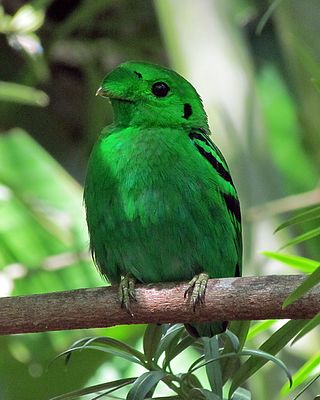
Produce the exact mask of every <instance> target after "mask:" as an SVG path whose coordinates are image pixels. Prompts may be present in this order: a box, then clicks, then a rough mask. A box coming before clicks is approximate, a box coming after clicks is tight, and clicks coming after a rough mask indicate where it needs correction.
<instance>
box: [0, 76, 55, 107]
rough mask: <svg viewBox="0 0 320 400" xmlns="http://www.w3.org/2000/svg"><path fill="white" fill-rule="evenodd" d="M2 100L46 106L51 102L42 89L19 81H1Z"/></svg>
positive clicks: (0, 97)
mask: <svg viewBox="0 0 320 400" xmlns="http://www.w3.org/2000/svg"><path fill="white" fill-rule="evenodd" d="M0 101H8V102H12V103H20V104H27V105H30V106H39V107H45V106H47V105H48V104H49V97H48V95H47V94H46V93H45V92H43V91H42V90H38V89H34V88H32V87H29V86H25V85H21V84H18V83H13V82H4V81H0Z"/></svg>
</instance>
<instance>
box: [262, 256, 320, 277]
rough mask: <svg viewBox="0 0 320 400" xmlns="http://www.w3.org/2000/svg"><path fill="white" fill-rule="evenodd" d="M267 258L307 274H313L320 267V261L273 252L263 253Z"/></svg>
mask: <svg viewBox="0 0 320 400" xmlns="http://www.w3.org/2000/svg"><path fill="white" fill-rule="evenodd" d="M262 254H264V255H265V256H266V257H269V258H273V259H274V260H277V261H280V262H282V263H283V264H286V265H289V267H292V268H295V269H298V270H299V271H301V272H304V273H306V274H308V273H311V272H313V271H314V270H315V269H316V268H318V266H319V263H320V262H319V261H315V260H310V259H309V258H306V257H300V256H293V255H291V254H282V253H273V252H271V251H263V252H262Z"/></svg>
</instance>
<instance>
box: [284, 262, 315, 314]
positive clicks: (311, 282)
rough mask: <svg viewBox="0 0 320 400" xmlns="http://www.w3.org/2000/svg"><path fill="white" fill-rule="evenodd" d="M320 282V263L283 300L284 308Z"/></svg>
mask: <svg viewBox="0 0 320 400" xmlns="http://www.w3.org/2000/svg"><path fill="white" fill-rule="evenodd" d="M319 282H320V265H319V266H318V268H317V269H316V270H315V271H313V272H312V274H311V275H309V276H308V277H307V278H306V279H305V280H304V281H303V282H302V283H301V284H300V285H299V286H298V287H297V288H296V289H295V290H294V291H293V292H292V293H290V294H289V296H288V297H287V298H286V299H285V301H284V302H283V305H282V308H285V307H287V306H288V305H289V304H292V303H293V302H295V301H296V300H298V299H300V297H302V296H303V295H305V294H306V293H307V292H308V291H309V290H310V289H312V288H313V287H314V286H316V285H317V284H318V283H319Z"/></svg>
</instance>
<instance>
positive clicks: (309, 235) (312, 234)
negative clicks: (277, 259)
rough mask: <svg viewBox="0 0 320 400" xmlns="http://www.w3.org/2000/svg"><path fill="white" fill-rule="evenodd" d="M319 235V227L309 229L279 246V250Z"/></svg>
mask: <svg viewBox="0 0 320 400" xmlns="http://www.w3.org/2000/svg"><path fill="white" fill-rule="evenodd" d="M319 235H320V227H317V228H314V229H311V230H310V231H308V232H306V233H303V234H302V235H299V236H297V237H295V238H293V239H291V240H290V241H289V242H288V243H286V244H285V245H284V246H282V247H280V250H282V249H284V248H286V247H288V246H293V245H295V244H299V243H302V242H305V241H306V240H310V239H313V238H315V237H317V236H319Z"/></svg>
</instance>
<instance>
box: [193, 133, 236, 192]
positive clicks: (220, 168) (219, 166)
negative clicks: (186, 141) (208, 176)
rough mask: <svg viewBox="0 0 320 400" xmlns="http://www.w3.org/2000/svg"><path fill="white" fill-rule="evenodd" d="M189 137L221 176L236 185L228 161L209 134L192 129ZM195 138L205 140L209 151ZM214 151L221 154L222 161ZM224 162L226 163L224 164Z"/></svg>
mask: <svg viewBox="0 0 320 400" xmlns="http://www.w3.org/2000/svg"><path fill="white" fill-rule="evenodd" d="M189 137H190V139H191V140H192V141H193V143H194V145H195V147H196V148H197V150H198V151H199V153H200V154H201V155H202V156H203V157H205V158H206V159H207V160H208V161H209V163H210V164H211V165H212V166H213V168H214V169H215V170H216V171H217V172H218V174H219V175H220V176H221V178H223V179H224V180H225V181H226V182H229V183H230V184H231V185H232V186H233V187H234V185H233V181H232V178H231V175H230V173H229V171H228V169H227V168H226V167H225V166H226V162H225V160H224V157H223V156H222V154H221V152H220V150H218V148H217V147H216V146H215V145H214V144H213V143H212V142H211V140H210V139H209V138H208V137H207V135H206V134H204V133H199V132H195V131H191V132H190V133H189ZM194 139H197V140H200V141H201V142H203V143H204V144H205V145H206V147H207V148H208V151H206V150H205V148H204V147H202V146H200V145H199V144H198V143H197V142H196V141H195V140H194ZM214 153H216V154H217V155H218V156H219V158H220V160H221V161H222V162H221V161H220V160H218V159H217V158H216V157H215V154H214ZM223 163H224V164H225V165H223Z"/></svg>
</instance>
